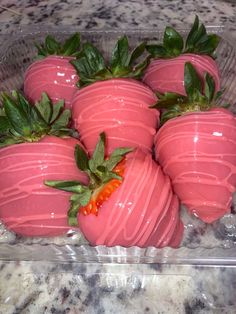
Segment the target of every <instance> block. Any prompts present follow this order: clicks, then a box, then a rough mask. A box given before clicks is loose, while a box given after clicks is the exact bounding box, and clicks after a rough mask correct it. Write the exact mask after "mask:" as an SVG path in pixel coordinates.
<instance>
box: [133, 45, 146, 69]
mask: <svg viewBox="0 0 236 314" xmlns="http://www.w3.org/2000/svg"><path fill="white" fill-rule="evenodd" d="M145 47H146V44H145V43H144V42H143V43H141V44H140V45H138V46H137V47H136V48H135V49H134V50H133V51H132V52H131V56H130V61H129V63H130V64H133V63H134V62H135V61H136V60H137V59H138V58H139V57H141V56H142V54H143V53H144V52H145Z"/></svg>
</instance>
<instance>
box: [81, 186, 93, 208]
mask: <svg viewBox="0 0 236 314" xmlns="http://www.w3.org/2000/svg"><path fill="white" fill-rule="evenodd" d="M91 195H92V191H91V190H89V189H86V190H85V191H84V192H83V193H81V194H80V198H79V202H80V204H81V205H82V206H86V205H87V204H88V203H89V201H90V198H91Z"/></svg>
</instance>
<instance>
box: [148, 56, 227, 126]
mask: <svg viewBox="0 0 236 314" xmlns="http://www.w3.org/2000/svg"><path fill="white" fill-rule="evenodd" d="M184 85H185V90H186V93H187V96H181V95H178V94H172V93H165V94H164V95H162V94H159V93H157V96H158V102H157V104H155V105H154V106H153V108H157V109H160V110H162V114H161V125H162V124H163V123H165V122H166V121H167V120H169V119H172V118H174V117H177V116H180V115H182V114H184V113H186V112H195V111H207V110H209V109H210V108H212V107H213V106H217V104H216V103H215V102H216V100H217V98H218V97H220V96H221V95H222V91H220V92H217V93H216V92H215V82H214V79H213V77H212V76H211V75H210V74H209V73H206V74H205V76H204V81H203V82H202V81H201V78H200V77H199V76H198V74H197V72H196V70H195V69H194V67H193V65H192V64H191V63H190V62H187V63H185V71H184ZM221 106H222V105H221Z"/></svg>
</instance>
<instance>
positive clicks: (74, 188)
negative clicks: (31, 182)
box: [44, 180, 87, 193]
mask: <svg viewBox="0 0 236 314" xmlns="http://www.w3.org/2000/svg"><path fill="white" fill-rule="evenodd" d="M44 184H45V185H47V186H50V187H53V188H56V189H58V190H62V191H66V192H72V193H83V192H84V191H85V190H86V189H87V187H86V186H85V185H83V184H81V182H79V181H59V180H57V181H52V180H46V181H44Z"/></svg>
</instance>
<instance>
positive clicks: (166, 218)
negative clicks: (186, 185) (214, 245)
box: [46, 133, 183, 247]
mask: <svg viewBox="0 0 236 314" xmlns="http://www.w3.org/2000/svg"><path fill="white" fill-rule="evenodd" d="M104 143H105V135H104V133H103V134H101V135H100V141H99V143H98V144H97V146H96V149H95V151H94V154H93V156H92V158H91V159H90V160H89V159H88V158H87V155H86V154H85V153H84V151H83V149H81V147H78V146H77V147H76V153H75V156H76V163H77V166H78V167H79V169H80V170H82V171H85V172H86V173H87V174H88V175H89V177H90V184H89V185H88V186H85V185H83V184H81V183H80V182H79V181H76V182H64V181H47V182H46V184H47V185H49V186H52V187H54V188H57V189H62V190H65V191H70V192H73V193H74V194H73V195H72V196H71V207H70V210H69V212H68V215H69V222H70V223H71V224H72V225H74V224H77V213H78V212H79V214H78V223H79V227H80V229H81V231H82V232H83V234H84V236H85V237H86V238H87V240H88V241H89V242H90V243H91V244H92V245H107V246H115V245H121V246H125V247H130V246H139V247H148V246H154V247H164V246H172V247H177V246H178V245H179V244H180V242H181V239H182V234H183V224H182V222H181V221H180V218H179V204H178V200H177V197H176V196H175V195H174V194H173V192H172V188H171V184H170V180H169V178H168V177H167V176H165V175H164V174H163V172H162V170H161V168H160V166H159V165H158V164H157V163H155V162H154V161H153V160H152V156H151V154H145V153H144V152H143V151H141V150H139V149H137V150H135V151H134V152H130V149H128V148H126V149H125V148H118V149H115V150H114V151H113V152H112V153H111V155H110V156H109V157H108V158H104V152H105V145H104ZM129 152H130V153H129ZM128 153H129V154H128Z"/></svg>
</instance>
